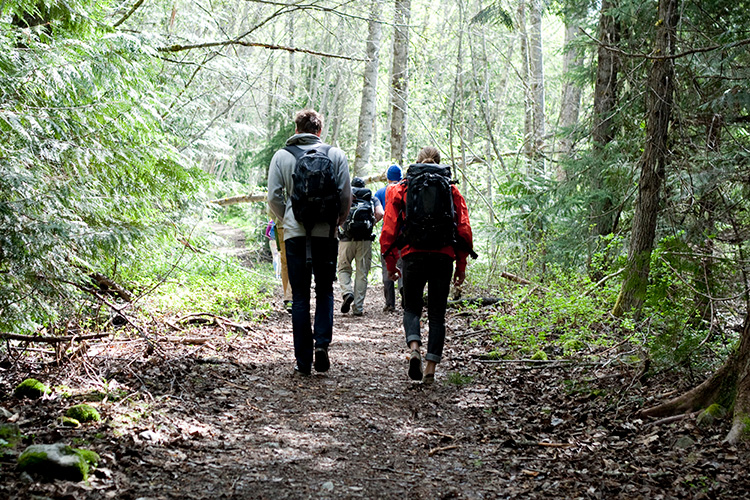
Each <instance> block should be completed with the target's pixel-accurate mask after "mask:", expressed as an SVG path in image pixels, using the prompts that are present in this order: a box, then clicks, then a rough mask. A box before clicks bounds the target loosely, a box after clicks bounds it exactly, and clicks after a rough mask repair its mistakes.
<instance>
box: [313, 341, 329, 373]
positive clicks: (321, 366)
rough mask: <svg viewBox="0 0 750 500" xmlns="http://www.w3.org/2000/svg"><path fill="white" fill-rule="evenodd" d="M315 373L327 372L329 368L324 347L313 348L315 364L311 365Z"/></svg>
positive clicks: (326, 351)
mask: <svg viewBox="0 0 750 500" xmlns="http://www.w3.org/2000/svg"><path fill="white" fill-rule="evenodd" d="M313 366H314V367H315V371H316V372H327V371H328V369H329V368H330V367H331V361H330V360H329V359H328V349H326V348H325V347H316V348H315V363H313Z"/></svg>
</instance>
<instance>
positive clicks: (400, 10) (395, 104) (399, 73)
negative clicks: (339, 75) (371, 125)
mask: <svg viewBox="0 0 750 500" xmlns="http://www.w3.org/2000/svg"><path fill="white" fill-rule="evenodd" d="M410 19H411V0H396V15H395V20H394V26H395V30H394V33H393V65H392V70H391V108H392V109H391V160H392V161H394V162H396V163H397V164H398V165H403V163H404V156H405V155H406V117H407V113H406V111H407V108H406V106H407V97H408V92H407V90H408V86H407V84H408V80H409V20H410Z"/></svg>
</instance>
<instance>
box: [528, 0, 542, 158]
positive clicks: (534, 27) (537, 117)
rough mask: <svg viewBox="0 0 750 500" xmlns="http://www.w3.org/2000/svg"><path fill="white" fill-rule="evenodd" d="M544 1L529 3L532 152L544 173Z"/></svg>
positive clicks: (536, 0)
mask: <svg viewBox="0 0 750 500" xmlns="http://www.w3.org/2000/svg"><path fill="white" fill-rule="evenodd" d="M542 11H543V6H542V0H531V1H530V2H529V26H530V33H529V76H530V80H529V86H530V87H531V102H532V120H533V125H532V130H533V140H532V151H533V157H534V161H535V163H536V164H537V168H539V169H540V170H541V171H542V172H543V171H544V154H543V153H544V141H545V134H546V127H545V123H544V122H545V115H544V54H543V53H542Z"/></svg>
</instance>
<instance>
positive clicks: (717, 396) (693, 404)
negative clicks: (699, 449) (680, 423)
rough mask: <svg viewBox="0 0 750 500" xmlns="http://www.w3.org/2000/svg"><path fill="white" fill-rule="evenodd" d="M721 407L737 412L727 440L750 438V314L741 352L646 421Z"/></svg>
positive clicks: (651, 413) (647, 413)
mask: <svg viewBox="0 0 750 500" xmlns="http://www.w3.org/2000/svg"><path fill="white" fill-rule="evenodd" d="M712 404H719V405H721V406H722V407H724V408H727V409H729V408H734V410H733V415H732V427H731V429H730V431H729V433H728V434H727V437H726V440H727V441H728V442H730V443H737V442H739V441H741V440H746V439H747V438H748V436H749V435H750V310H748V312H747V313H746V315H745V324H744V327H743V328H742V338H741V339H740V346H739V349H737V351H735V352H734V353H733V354H732V355H730V356H729V358H728V359H727V361H726V362H725V363H724V365H722V367H721V368H719V369H718V370H717V371H716V373H714V374H713V375H712V376H711V378H709V379H708V380H706V381H705V382H703V383H702V384H700V385H699V386H697V387H695V388H693V389H691V390H690V391H688V392H686V393H685V394H682V395H680V396H678V397H676V398H674V399H672V400H670V401H667V402H666V403H663V404H661V405H659V406H656V407H653V408H649V409H647V410H643V411H642V412H641V415H643V416H645V417H664V416H669V415H677V414H680V413H685V412H688V411H694V410H700V409H703V408H707V407H709V406H710V405H712Z"/></svg>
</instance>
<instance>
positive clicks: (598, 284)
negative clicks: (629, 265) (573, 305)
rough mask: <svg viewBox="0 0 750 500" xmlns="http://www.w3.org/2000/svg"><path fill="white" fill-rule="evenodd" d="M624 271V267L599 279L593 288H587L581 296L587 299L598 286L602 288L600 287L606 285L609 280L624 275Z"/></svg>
mask: <svg viewBox="0 0 750 500" xmlns="http://www.w3.org/2000/svg"><path fill="white" fill-rule="evenodd" d="M625 269H626V268H624V267H623V268H622V269H620V270H619V271H616V272H614V273H612V274H608V275H607V276H605V277H603V278H602V279H600V280H599V281H597V282H596V284H595V285H594V286H592V287H591V288H589V289H588V290H586V291H585V292H584V293H583V296H584V297H587V296H588V295H589V294H591V293H592V292H593V291H594V290H596V289H597V288H599V287H600V286H602V285H603V284H604V283H606V282H607V281H609V280H611V279H612V278H615V277H617V276H619V275H621V274H622V273H624V272H625Z"/></svg>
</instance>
